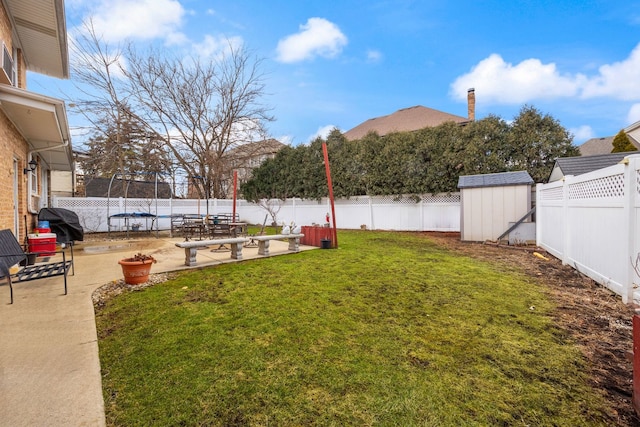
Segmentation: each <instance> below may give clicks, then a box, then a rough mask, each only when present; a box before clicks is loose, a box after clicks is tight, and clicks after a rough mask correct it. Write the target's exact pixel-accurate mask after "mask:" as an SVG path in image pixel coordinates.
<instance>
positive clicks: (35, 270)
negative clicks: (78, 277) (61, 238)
mask: <svg viewBox="0 0 640 427" xmlns="http://www.w3.org/2000/svg"><path fill="white" fill-rule="evenodd" d="M68 247H69V248H70V249H71V251H70V254H71V259H70V260H68V259H67V254H66V252H65V250H64V249H62V250H56V251H53V252H52V251H46V253H47V255H50V254H53V255H50V256H54V257H55V254H62V261H52V262H39V263H36V264H32V265H29V261H30V260H33V259H35V258H36V257H37V256H38V255H39V253H38V252H25V250H24V249H23V248H22V246H20V243H19V242H18V240H17V239H16V237H15V236H14V235H13V233H12V232H11V230H0V278H6V279H7V281H8V282H9V292H10V294H11V304H13V284H14V283H21V282H29V281H31V280H38V279H45V278H47V277H54V276H64V294H65V295H67V274H68V273H69V270H71V275H73V274H75V271H74V267H73V243H72V242H70V243H69V244H68ZM16 264H19V266H18V270H17V271H16V272H11V267H12V266H15V265H16Z"/></svg>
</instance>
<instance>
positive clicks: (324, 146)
mask: <svg viewBox="0 0 640 427" xmlns="http://www.w3.org/2000/svg"><path fill="white" fill-rule="evenodd" d="M322 154H324V169H325V171H326V173H327V186H328V187H329V201H330V202H331V218H332V219H333V242H334V245H335V246H334V248H337V247H338V229H337V228H336V207H335V203H334V201H333V184H332V183H331V168H330V167H329V153H328V151H327V143H326V142H323V143H322Z"/></svg>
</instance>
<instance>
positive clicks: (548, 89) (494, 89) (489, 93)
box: [451, 53, 583, 104]
mask: <svg viewBox="0 0 640 427" xmlns="http://www.w3.org/2000/svg"><path fill="white" fill-rule="evenodd" d="M582 79H583V78H582V77H581V76H578V77H571V76H562V75H560V73H559V72H558V70H557V68H556V65H555V64H553V63H551V64H543V63H542V62H541V61H540V60H538V59H526V60H524V61H522V62H520V63H519V64H517V65H513V64H510V63H507V62H505V61H504V59H502V57H501V56H500V55H498V54H495V53H494V54H492V55H490V56H489V57H488V58H486V59H483V60H482V61H480V62H479V63H478V64H477V65H476V66H474V67H473V68H472V69H471V71H470V72H469V73H467V74H464V75H462V76H460V77H458V78H457V79H456V80H455V81H454V82H453V83H452V85H451V92H452V95H453V97H454V98H456V99H459V100H466V99H467V90H468V89H469V88H472V87H473V88H475V89H476V91H478V92H479V93H481V94H482V102H484V103H496V104H522V103H525V102H527V101H530V100H532V99H540V98H543V99H544V98H546V99H549V98H558V97H569V96H574V95H576V94H577V93H578V89H579V82H580V81H581V80H582Z"/></svg>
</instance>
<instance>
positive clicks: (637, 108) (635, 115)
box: [627, 104, 640, 125]
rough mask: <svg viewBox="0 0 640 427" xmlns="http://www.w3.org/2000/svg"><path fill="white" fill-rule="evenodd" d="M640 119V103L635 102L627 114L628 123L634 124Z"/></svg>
mask: <svg viewBox="0 0 640 427" xmlns="http://www.w3.org/2000/svg"><path fill="white" fill-rule="evenodd" d="M638 121H640V104H633V105H632V106H631V108H630V109H629V113H628V114H627V124H628V125H630V124H633V123H635V122H638Z"/></svg>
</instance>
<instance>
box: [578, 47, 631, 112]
mask: <svg viewBox="0 0 640 427" xmlns="http://www.w3.org/2000/svg"><path fill="white" fill-rule="evenodd" d="M598 71H599V73H600V74H599V75H598V76H596V77H594V78H592V79H590V80H589V82H588V83H587V84H586V85H585V88H584V91H583V93H582V96H583V97H584V98H593V97H598V96H606V97H612V98H616V99H621V100H625V101H632V100H637V99H640V44H638V45H637V46H636V47H635V49H633V50H632V51H631V54H630V55H629V57H628V58H627V59H625V60H624V61H620V62H614V63H613V64H605V65H602V66H601V67H600V68H599V69H598Z"/></svg>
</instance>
